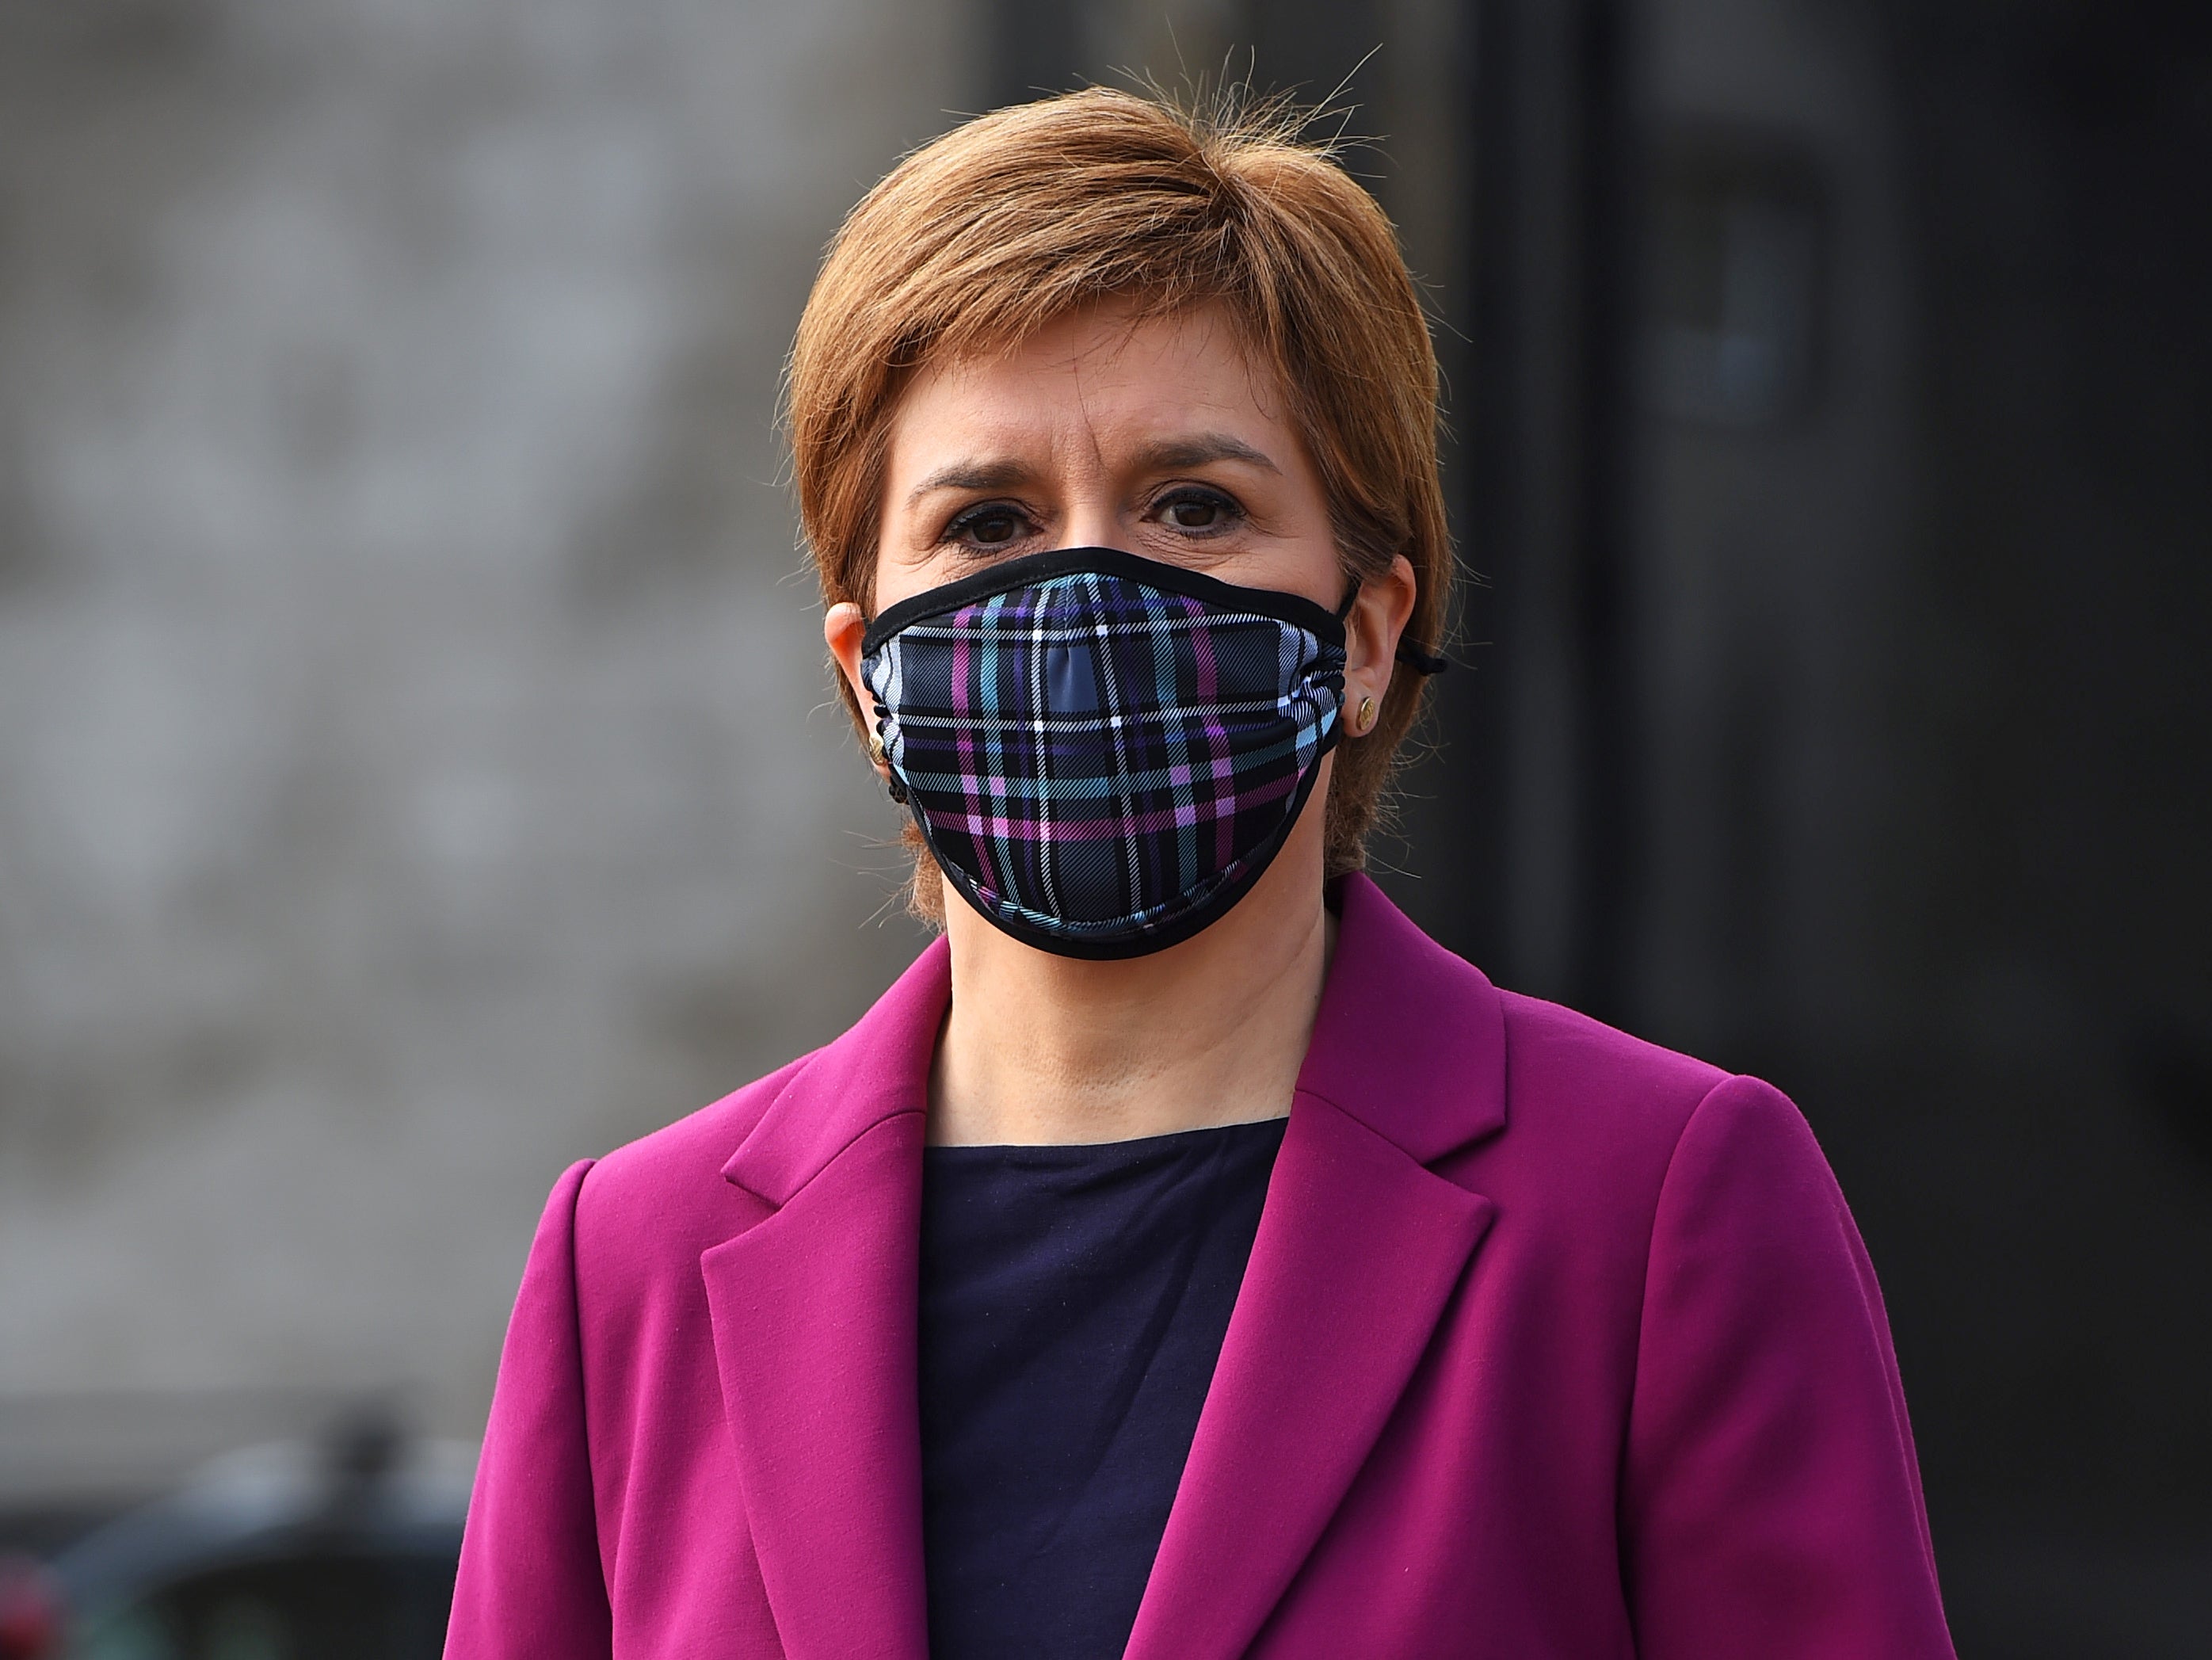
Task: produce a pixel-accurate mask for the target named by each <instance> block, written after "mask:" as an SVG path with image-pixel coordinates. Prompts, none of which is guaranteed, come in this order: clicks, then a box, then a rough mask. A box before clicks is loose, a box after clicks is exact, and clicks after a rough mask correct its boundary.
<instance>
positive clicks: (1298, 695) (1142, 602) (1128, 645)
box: [861, 548, 1345, 958]
mask: <svg viewBox="0 0 2212 1660" xmlns="http://www.w3.org/2000/svg"><path fill="white" fill-rule="evenodd" d="M1344 661H1345V658H1344V623H1343V622H1342V620H1341V619H1340V617H1334V616H1331V615H1330V614H1329V612H1328V611H1326V610H1324V609H1323V608H1322V607H1321V606H1319V605H1315V604H1314V603H1313V602H1312V601H1311V600H1309V599H1300V598H1299V597H1297V595H1295V594H1289V593H1275V592H1273V591H1272V590H1270V589H1265V588H1243V587H1232V586H1231V584H1229V583H1226V582H1218V581H1214V580H1213V579H1212V578H1211V577H1207V576H1201V575H1198V574H1197V573H1195V572H1193V571H1187V570H1182V569H1178V568H1176V567H1175V566H1172V565H1167V564H1163V563H1161V562H1158V561H1157V560H1152V559H1141V558H1139V557H1137V556H1134V555H1133V554H1127V553H1121V552H1116V551H1115V550H1110V549H1103V548H1074V549H1068V550H1061V551H1059V552H1054V553H1040V554H1032V555H1030V556H1026V557H1024V558H1020V559H1010V560H1008V561H1006V562H1004V563H1002V564H997V565H994V566H992V567H991V568H990V569H987V570H983V571H979V572H978V573H976V574H975V575H973V576H970V577H967V578H964V579H963V580H962V581H957V582H952V583H948V584H947V585H945V587H938V588H933V589H931V590H930V591H929V592H928V593H921V594H917V595H915V597H914V598H913V599H907V600H902V601H901V602H900V603H899V604H897V605H893V606H891V607H890V609H888V610H887V611H884V613H883V614H882V615H881V616H879V617H877V618H876V619H875V621H874V623H872V624H871V625H870V626H869V629H868V631H867V634H866V637H865V638H864V639H863V641H862V642H861V672H862V676H863V678H864V679H865V680H866V684H867V687H868V690H869V691H870V693H871V694H872V696H873V697H874V700H875V733H876V738H877V739H878V742H879V743H880V744H881V745H882V748H883V756H884V760H885V761H886V762H887V763H889V766H890V775H891V791H892V794H893V795H894V796H895V797H896V798H898V799H900V800H903V801H905V802H906V803H907V804H908V806H909V808H910V809H911V810H912V812H913V813H914V818H915V824H918V825H919V826H920V827H921V834H922V836H923V837H924V839H925V840H926V841H927V842H928V844H929V849H930V852H931V853H932V854H934V855H935V856H936V859H937V862H938V864H939V866H941V867H942V868H943V870H944V872H945V879H947V880H948V881H950V882H951V884H952V885H954V886H955V887H957V888H958V889H959V890H960V891H961V893H962V894H963V896H965V897H966V898H967V899H968V900H969V903H972V904H973V905H974V906H975V909H978V910H980V911H981V912H982V913H983V915H985V916H986V917H987V918H989V919H990V921H993V922H994V923H995V924H996V925H997V926H998V927H1000V928H1001V929H1003V930H1004V931H1005V932H1006V933H1010V934H1012V935H1013V936H1014V938H1016V939H1020V940H1023V941H1024V942H1026V943H1027V944H1030V945H1032V946H1040V947H1042V949H1044V950H1046V951H1049V952H1058V953H1059V954H1060V955H1061V956H1064V957H1087V958H1112V957H1139V956H1142V955H1144V954H1145V953H1146V952H1155V951H1159V950H1162V949H1164V947H1166V946H1172V945H1175V944H1176V943H1178V942H1179V941H1182V940H1184V939H1189V938H1190V937H1191V936H1192V935H1193V934H1194V933H1197V932H1198V931H1199V930H1200V929H1201V928H1203V927H1206V926H1207V925H1208V924H1209V923H1211V922H1212V921H1216V920H1217V919H1218V918H1219V917H1221V916H1222V915H1224V914H1225V913H1226V912H1227V911H1228V910H1229V909H1230V908H1231V906H1233V905H1235V904H1236V903H1237V901H1238V900H1239V899H1242V898H1243V897H1244V896H1245V894H1247V893H1249V891H1251V888H1252V885H1253V884H1254V883H1255V882H1256V881H1258V880H1259V879H1260V875H1261V873H1262V872H1263V871H1265V870H1266V869H1267V866H1268V864H1269V862H1270V861H1271V860H1273V858H1274V856H1275V854H1276V853H1277V852H1278V851H1279V849H1280V848H1281V847H1282V845H1283V842H1284V841H1285V838H1286V837H1287V836H1289V835H1290V832H1291V825H1292V824H1296V823H1297V817H1298V813H1299V812H1300V810H1301V809H1303V808H1304V806H1305V804H1306V798H1307V797H1308V796H1309V795H1310V794H1312V793H1313V787H1314V780H1315V776H1316V774H1317V773H1318V772H1319V770H1320V768H1321V759H1322V757H1323V756H1324V755H1326V754H1328V751H1330V749H1331V748H1333V747H1334V745H1335V743H1336V740H1337V737H1338V727H1339V720H1338V717H1339V714H1340V706H1341V704H1342V702H1343V700H1344Z"/></svg>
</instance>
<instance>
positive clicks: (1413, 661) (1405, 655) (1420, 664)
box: [1336, 576, 1451, 675]
mask: <svg viewBox="0 0 2212 1660" xmlns="http://www.w3.org/2000/svg"><path fill="white" fill-rule="evenodd" d="M1358 599H1359V579H1358V577H1356V576H1355V577H1353V578H1352V587H1350V589H1348V590H1347V591H1346V593H1345V596H1344V603H1343V604H1342V605H1339V606H1338V607H1337V608H1336V620H1337V621H1338V622H1340V623H1341V622H1343V621H1344V620H1345V619H1346V618H1347V617H1350V616H1351V615H1352V605H1354V604H1355V603H1357V601H1358ZM1398 660H1399V661H1400V662H1401V663H1403V664H1404V665H1405V666H1407V668H1409V669H1411V670H1413V672H1414V673H1416V674H1431V675H1433V674H1442V673H1443V672H1444V671H1445V670H1446V669H1448V668H1449V667H1450V666H1451V659H1450V658H1449V657H1438V656H1437V655H1436V654H1433V653H1431V652H1425V651H1423V650H1422V649H1421V648H1419V646H1417V645H1415V644H1414V643H1413V642H1412V641H1410V640H1401V641H1400V642H1398Z"/></svg>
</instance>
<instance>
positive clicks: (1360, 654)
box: [1344, 553, 1419, 737]
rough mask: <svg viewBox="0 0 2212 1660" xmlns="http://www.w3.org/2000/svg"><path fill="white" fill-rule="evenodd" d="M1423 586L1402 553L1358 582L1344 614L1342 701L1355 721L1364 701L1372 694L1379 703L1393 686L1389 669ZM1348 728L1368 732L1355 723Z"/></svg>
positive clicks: (1358, 733) (1393, 665) (1355, 732)
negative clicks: (1348, 612) (1355, 596)
mask: <svg viewBox="0 0 2212 1660" xmlns="http://www.w3.org/2000/svg"><path fill="white" fill-rule="evenodd" d="M1418 594H1419V585H1418V584H1417V582H1416V581H1415V580H1414V577H1413V561H1412V560H1410V559H1408V558H1407V557H1406V556H1405V555H1404V554H1402V553H1401V554H1400V555H1399V556H1397V557H1396V558H1395V559H1393V560H1392V561H1391V562H1390V569H1389V571H1388V572H1386V573H1385V574H1384V575H1381V576H1377V577H1373V578H1370V579H1369V580H1368V581H1364V582H1362V583H1361V584H1360V585H1359V597H1358V599H1354V600H1353V601H1352V614H1351V615H1350V616H1348V617H1346V618H1345V619H1344V659H1345V660H1344V707H1345V709H1346V712H1347V714H1348V715H1349V716H1350V717H1351V718H1352V721H1354V722H1355V723H1356V721H1357V720H1358V711H1359V707H1360V703H1361V701H1362V700H1363V699H1365V698H1369V697H1371V698H1373V699H1374V700H1375V707H1376V708H1378V709H1379V708H1382V707H1383V698H1384V696H1387V695H1388V693H1389V690H1390V675H1391V672H1392V671H1393V670H1394V669H1395V668H1396V666H1397V663H1398V642H1399V639H1400V638H1401V636H1402V635H1404V634H1405V632H1406V624H1407V623H1409V622H1411V621H1412V620H1413V601H1414V599H1415V598H1416V597H1417V596H1418ZM1346 733H1348V734H1349V735H1351V736H1354V737H1364V736H1365V733H1364V732H1361V731H1359V730H1358V727H1357V726H1356V724H1355V725H1352V726H1347V727H1346Z"/></svg>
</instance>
